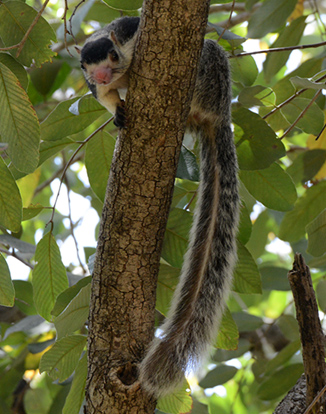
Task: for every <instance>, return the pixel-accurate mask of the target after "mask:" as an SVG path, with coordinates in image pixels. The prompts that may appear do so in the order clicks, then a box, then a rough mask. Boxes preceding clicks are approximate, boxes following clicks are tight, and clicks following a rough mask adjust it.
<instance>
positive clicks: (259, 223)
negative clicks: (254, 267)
mask: <svg viewBox="0 0 326 414" xmlns="http://www.w3.org/2000/svg"><path fill="white" fill-rule="evenodd" d="M270 231H275V223H274V222H273V220H272V218H271V217H270V215H269V212H268V211H267V210H265V211H263V212H262V213H260V214H259V216H258V217H257V219H256V220H255V222H254V224H253V226H252V232H251V237H250V239H249V242H248V243H247V244H246V247H247V249H248V250H249V252H250V254H251V255H252V257H253V258H254V259H255V260H256V259H258V258H259V257H260V256H261V255H262V254H263V253H264V252H265V246H266V243H267V239H268V233H269V232H270Z"/></svg>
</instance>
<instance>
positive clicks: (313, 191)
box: [278, 181, 326, 242]
mask: <svg viewBox="0 0 326 414" xmlns="http://www.w3.org/2000/svg"><path fill="white" fill-rule="evenodd" d="M325 191H326V182H325V181H322V182H319V183H318V184H316V185H314V186H312V187H310V188H307V190H306V192H305V193H304V194H303V196H301V197H300V198H299V199H298V200H297V202H296V204H295V205H294V209H293V210H292V211H289V212H287V213H286V214H285V216H284V218H283V220H282V222H281V225H280V231H279V235H278V237H279V238H280V239H282V240H286V241H289V242H295V241H298V240H300V239H301V238H302V237H304V235H305V233H306V230H305V228H306V225H307V224H309V223H310V222H311V221H312V220H314V219H315V218H316V217H317V216H318V214H320V213H321V212H322V211H323V210H324V208H325V194H326V193H325Z"/></svg>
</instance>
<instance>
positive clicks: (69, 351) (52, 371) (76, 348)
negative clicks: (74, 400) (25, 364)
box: [40, 335, 87, 382]
mask: <svg viewBox="0 0 326 414" xmlns="http://www.w3.org/2000/svg"><path fill="white" fill-rule="evenodd" d="M86 340H87V338H86V337H85V336H82V335H71V336H66V337H65V338H62V339H59V340H58V341H56V343H55V344H54V345H53V347H52V348H51V349H50V350H49V351H47V352H46V353H45V354H44V355H43V356H42V358H41V361H40V372H45V371H46V372H47V373H48V374H49V375H50V377H51V378H52V379H53V380H58V381H59V382H63V381H65V380H66V379H67V378H69V377H70V375H71V374H72V373H73V372H74V370H75V368H76V366H77V363H78V361H79V358H80V354H81V353H82V351H83V349H84V347H85V345H86Z"/></svg>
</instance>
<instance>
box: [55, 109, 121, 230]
mask: <svg viewBox="0 0 326 414" xmlns="http://www.w3.org/2000/svg"><path fill="white" fill-rule="evenodd" d="M113 118H114V117H113V116H111V118H110V119H108V120H107V121H105V122H104V124H102V125H101V126H100V127H98V128H97V129H96V130H95V131H94V132H93V133H92V134H91V135H90V136H89V137H87V138H86V139H85V141H83V142H82V143H81V144H80V145H79V147H78V148H77V149H76V150H75V152H74V153H73V154H72V156H71V157H70V159H69V161H68V162H67V164H66V165H65V168H64V170H63V173H62V176H61V180H60V185H59V189H58V192H57V195H56V198H55V201H54V204H53V207H52V208H53V210H52V215H51V218H50V220H49V223H51V224H53V217H54V212H55V207H56V205H57V202H58V198H59V195H60V191H61V187H62V183H63V180H64V178H65V175H66V172H67V170H68V168H69V167H70V165H71V164H72V162H73V160H74V158H75V156H76V155H77V154H78V152H79V151H80V150H81V149H82V148H83V146H84V145H86V144H87V142H88V141H89V140H91V139H92V138H93V136H94V135H96V134H97V133H98V132H99V131H101V130H102V129H103V128H105V127H106V126H107V125H108V124H109V123H110V122H111V121H112V120H113Z"/></svg>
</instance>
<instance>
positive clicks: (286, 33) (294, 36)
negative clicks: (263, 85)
mask: <svg viewBox="0 0 326 414" xmlns="http://www.w3.org/2000/svg"><path fill="white" fill-rule="evenodd" d="M306 18H307V16H302V17H299V18H298V19H295V20H293V22H292V23H291V24H290V25H288V26H286V27H285V28H284V30H282V32H281V33H280V35H279V36H278V38H277V39H276V41H275V42H274V43H273V44H272V45H271V46H270V49H272V48H276V47H286V46H293V45H297V44H299V42H300V39H301V37H302V34H303V31H304V29H305V27H306V23H305V20H306ZM291 52H292V51H291V50H289V51H284V52H277V53H267V57H266V60H265V62H264V76H265V79H266V81H267V82H270V80H271V78H272V77H273V76H274V75H276V73H277V72H278V71H279V70H280V69H281V68H282V67H283V66H284V65H285V64H286V62H287V60H288V58H289V56H290V54H291Z"/></svg>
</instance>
